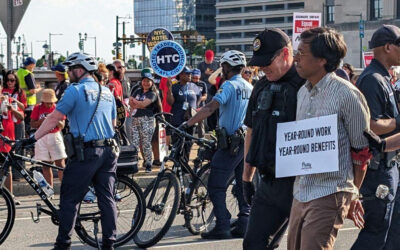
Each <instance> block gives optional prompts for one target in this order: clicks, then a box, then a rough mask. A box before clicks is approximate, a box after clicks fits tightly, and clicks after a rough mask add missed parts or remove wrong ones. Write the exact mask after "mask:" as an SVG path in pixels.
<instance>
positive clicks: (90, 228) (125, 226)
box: [75, 175, 146, 247]
mask: <svg viewBox="0 0 400 250" xmlns="http://www.w3.org/2000/svg"><path fill="white" fill-rule="evenodd" d="M114 192H115V195H114V198H115V200H116V205H117V238H116V241H115V243H114V246H115V247H118V246H121V245H123V244H125V243H126V242H127V241H129V240H130V239H131V238H132V237H133V235H135V233H137V231H138V230H139V229H140V227H141V226H142V224H143V221H144V217H145V214H144V213H145V211H146V203H145V198H144V195H143V192H142V189H141V188H140V187H139V185H138V184H137V183H136V182H134V181H133V180H132V179H130V178H129V177H127V176H124V175H121V176H118V177H117V180H116V182H115V190H114ZM88 213H98V216H99V217H100V211H99V208H98V206H97V199H96V201H95V202H94V203H85V202H82V203H81V206H80V209H79V215H82V216H84V214H88ZM79 215H78V219H77V222H76V225H77V226H76V227H75V231H76V232H77V234H78V236H79V238H80V239H82V241H84V242H85V243H87V244H88V245H90V246H92V247H97V242H96V238H95V235H94V222H93V221H92V220H80V219H79ZM101 235H102V231H101V223H99V225H98V234H97V237H98V238H99V239H101ZM100 241H101V240H100Z"/></svg>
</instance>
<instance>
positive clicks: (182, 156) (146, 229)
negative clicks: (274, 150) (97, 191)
mask: <svg viewBox="0 0 400 250" xmlns="http://www.w3.org/2000/svg"><path fill="white" fill-rule="evenodd" d="M163 115H171V114H168V113H159V114H156V115H155V118H156V119H157V120H158V121H159V122H160V123H162V124H164V125H165V126H166V128H167V129H171V130H172V131H173V133H175V134H176V135H177V137H178V139H177V141H176V142H175V143H174V145H173V146H172V149H171V152H170V154H169V156H166V157H165V158H164V159H163V162H162V165H161V168H160V171H159V173H158V175H157V177H156V178H155V179H154V180H153V181H152V182H151V183H150V184H149V185H148V186H147V188H146V190H145V191H144V195H145V197H146V203H147V205H146V208H147V209H146V218H145V222H144V223H143V226H142V227H141V229H140V230H139V232H138V233H137V234H136V235H135V237H134V241H135V243H136V244H137V245H138V246H139V247H142V248H148V247H151V246H153V245H155V244H157V242H159V241H160V240H161V239H162V238H163V237H164V236H165V234H166V233H167V232H168V230H169V229H170V227H171V225H172V223H173V221H174V219H175V216H176V214H178V213H179V214H183V216H184V220H185V224H184V226H185V227H186V228H187V229H188V230H189V232H190V233H192V234H194V235H198V234H200V233H201V232H204V231H209V230H211V229H212V227H213V224H214V223H213V222H214V214H213V205H212V203H211V201H210V198H209V195H208V190H207V184H208V176H209V174H210V168H211V166H210V161H211V159H212V156H213V154H214V153H215V151H216V141H215V140H206V139H200V138H196V137H194V136H192V135H190V134H188V133H186V132H184V131H182V130H179V129H178V128H176V127H174V126H172V125H171V124H170V123H168V122H167V121H165V119H164V118H163V117H162V116H163ZM191 141H193V142H195V143H196V144H198V145H199V150H198V154H197V157H196V159H195V160H194V161H193V162H194V167H193V169H192V168H191V167H190V166H189V164H188V159H187V158H186V147H185V144H186V143H191ZM167 162H172V168H167V167H166V163H167ZM204 162H206V164H205V165H203V163H204ZM228 184H229V187H230V188H228V189H229V190H234V186H235V185H234V184H235V182H234V176H232V178H231V179H230V180H229V182H228ZM231 194H233V192H231ZM228 197H229V198H228ZM232 201H233V202H232ZM237 206H238V205H237V199H236V198H234V197H233V198H232V197H231V195H227V207H230V209H229V208H228V209H229V210H230V212H234V211H237V210H238V209H237Z"/></svg>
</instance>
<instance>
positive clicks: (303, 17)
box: [292, 12, 321, 50]
mask: <svg viewBox="0 0 400 250" xmlns="http://www.w3.org/2000/svg"><path fill="white" fill-rule="evenodd" d="M319 26H321V13H300V12H295V13H293V36H292V40H293V41H292V44H293V49H294V50H297V47H298V46H299V43H300V34H301V33H302V32H303V31H305V30H308V29H311V28H315V27H319Z"/></svg>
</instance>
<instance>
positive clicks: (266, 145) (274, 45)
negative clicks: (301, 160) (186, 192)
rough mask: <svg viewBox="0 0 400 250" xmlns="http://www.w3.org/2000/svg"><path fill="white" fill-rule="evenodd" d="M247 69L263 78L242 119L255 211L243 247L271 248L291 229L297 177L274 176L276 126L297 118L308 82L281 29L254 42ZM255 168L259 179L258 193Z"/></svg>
mask: <svg viewBox="0 0 400 250" xmlns="http://www.w3.org/2000/svg"><path fill="white" fill-rule="evenodd" d="M249 65H252V66H258V67H260V69H261V70H262V71H263V72H264V73H265V76H264V77H263V78H261V79H260V80H259V81H258V82H257V83H256V84H255V86H254V90H253V92H252V95H251V97H250V101H249V106H248V108H247V114H246V118H245V121H244V124H245V125H246V126H247V133H246V138H245V151H244V152H245V156H246V155H247V157H246V158H245V159H246V160H245V164H244V170H243V188H244V190H243V193H244V197H245V199H246V201H247V202H248V203H250V204H252V208H251V212H250V218H249V224H248V227H247V232H246V235H245V238H244V241H243V248H244V249H273V248H275V247H278V244H279V242H280V238H281V236H282V235H283V233H284V232H285V230H286V227H287V222H288V219H289V214H290V208H291V204H292V199H293V195H292V192H293V182H294V178H293V177H289V178H279V179H277V178H275V150H276V148H275V142H276V126H277V123H280V122H288V121H293V120H295V118H296V102H297V91H298V90H299V88H300V87H301V86H302V85H303V84H304V82H305V80H304V79H302V78H300V77H299V75H298V74H297V72H296V69H295V67H294V63H293V49H292V45H291V43H290V38H289V37H288V36H287V35H286V34H285V33H284V32H283V31H282V30H280V29H275V28H271V29H265V30H264V31H263V32H261V33H260V34H259V35H258V36H257V37H256V38H255V40H254V42H253V57H252V59H251V61H250V63H249ZM256 168H257V169H258V171H259V173H260V174H261V180H260V182H259V184H258V187H257V192H256V193H255V187H254V185H253V184H252V179H253V176H254V173H255V171H256ZM254 193H255V195H254ZM253 195H254V199H253Z"/></svg>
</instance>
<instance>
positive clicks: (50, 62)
mask: <svg viewBox="0 0 400 250" xmlns="http://www.w3.org/2000/svg"><path fill="white" fill-rule="evenodd" d="M52 66H53V54H52V53H51V33H50V32H49V68H51V67H52Z"/></svg>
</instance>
